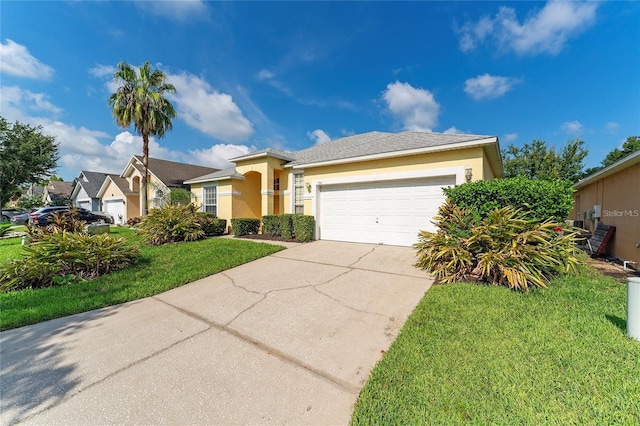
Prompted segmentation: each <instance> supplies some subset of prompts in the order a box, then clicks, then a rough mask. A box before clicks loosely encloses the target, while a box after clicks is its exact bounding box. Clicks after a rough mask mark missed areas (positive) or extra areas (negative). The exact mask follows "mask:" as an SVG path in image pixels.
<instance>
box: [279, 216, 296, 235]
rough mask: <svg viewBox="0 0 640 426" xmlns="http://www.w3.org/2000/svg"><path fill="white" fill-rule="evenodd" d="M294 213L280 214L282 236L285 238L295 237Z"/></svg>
mask: <svg viewBox="0 0 640 426" xmlns="http://www.w3.org/2000/svg"><path fill="white" fill-rule="evenodd" d="M293 216H294V215H293V214H289V213H287V214H281V215H280V216H279V221H280V236H281V237H282V238H284V239H285V240H291V239H293V237H294V235H295V234H294V233H293Z"/></svg>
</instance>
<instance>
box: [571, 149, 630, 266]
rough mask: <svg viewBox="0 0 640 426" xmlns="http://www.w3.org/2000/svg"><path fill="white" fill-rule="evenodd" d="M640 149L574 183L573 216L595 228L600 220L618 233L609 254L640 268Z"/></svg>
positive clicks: (609, 248) (610, 244)
mask: <svg viewBox="0 0 640 426" xmlns="http://www.w3.org/2000/svg"><path fill="white" fill-rule="evenodd" d="M639 183H640V151H637V152H635V153H633V154H630V155H628V156H627V157H625V158H622V159H620V160H619V161H617V162H615V163H613V164H611V165H609V166H608V167H605V168H604V169H602V170H600V171H598V172H596V173H594V174H592V175H591V176H588V177H587V178H585V179H583V180H581V181H580V182H578V183H576V184H575V185H574V188H575V190H576V192H575V193H574V195H573V200H574V203H573V210H572V212H571V213H570V218H572V219H575V220H580V221H583V226H584V228H585V229H587V230H590V231H593V230H594V228H595V225H596V223H597V222H602V223H604V224H605V225H613V226H615V227H616V232H615V234H614V235H613V239H612V240H611V241H610V242H609V245H608V249H607V253H608V254H610V255H613V256H616V257H618V258H620V259H622V260H629V261H632V262H635V264H634V265H633V266H634V267H635V268H636V269H637V268H640V191H638V184H639Z"/></svg>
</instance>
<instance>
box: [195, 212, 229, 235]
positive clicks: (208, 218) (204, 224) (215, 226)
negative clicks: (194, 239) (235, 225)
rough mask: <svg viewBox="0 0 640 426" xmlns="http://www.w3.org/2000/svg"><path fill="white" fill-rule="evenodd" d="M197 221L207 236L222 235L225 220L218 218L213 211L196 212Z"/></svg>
mask: <svg viewBox="0 0 640 426" xmlns="http://www.w3.org/2000/svg"><path fill="white" fill-rule="evenodd" d="M198 222H200V227H201V228H202V230H203V231H204V233H205V235H207V236H211V235H222V234H224V232H225V231H226V228H227V221H226V220H225V219H218V218H217V217H216V215H215V214H213V213H207V212H198Z"/></svg>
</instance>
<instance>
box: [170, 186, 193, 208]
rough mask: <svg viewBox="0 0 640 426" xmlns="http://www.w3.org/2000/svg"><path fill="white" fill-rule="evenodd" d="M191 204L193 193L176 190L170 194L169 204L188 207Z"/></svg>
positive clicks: (180, 189) (182, 189)
mask: <svg viewBox="0 0 640 426" xmlns="http://www.w3.org/2000/svg"><path fill="white" fill-rule="evenodd" d="M190 203H191V192H189V191H187V190H186V189H184V188H175V189H172V190H171V192H169V204H171V205H182V206H186V205H187V204H190Z"/></svg>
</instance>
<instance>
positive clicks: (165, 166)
mask: <svg viewBox="0 0 640 426" xmlns="http://www.w3.org/2000/svg"><path fill="white" fill-rule="evenodd" d="M135 157H136V159H137V160H138V161H140V164H142V156H140V155H136V156H135ZM134 167H135V165H134ZM148 167H149V171H150V172H151V173H153V174H154V175H156V176H157V177H158V179H160V180H161V181H162V183H164V184H165V185H167V186H168V187H169V188H172V187H173V188H175V187H181V186H182V185H183V183H184V181H185V180H189V179H193V178H196V177H198V176H203V175H206V174H209V173H215V172H217V171H218V169H214V168H213V167H205V166H196V165H193V164H185V163H178V162H175V161H168V160H160V159H158V158H151V157H149V163H148ZM141 169H142V168H140V170H141Z"/></svg>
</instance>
